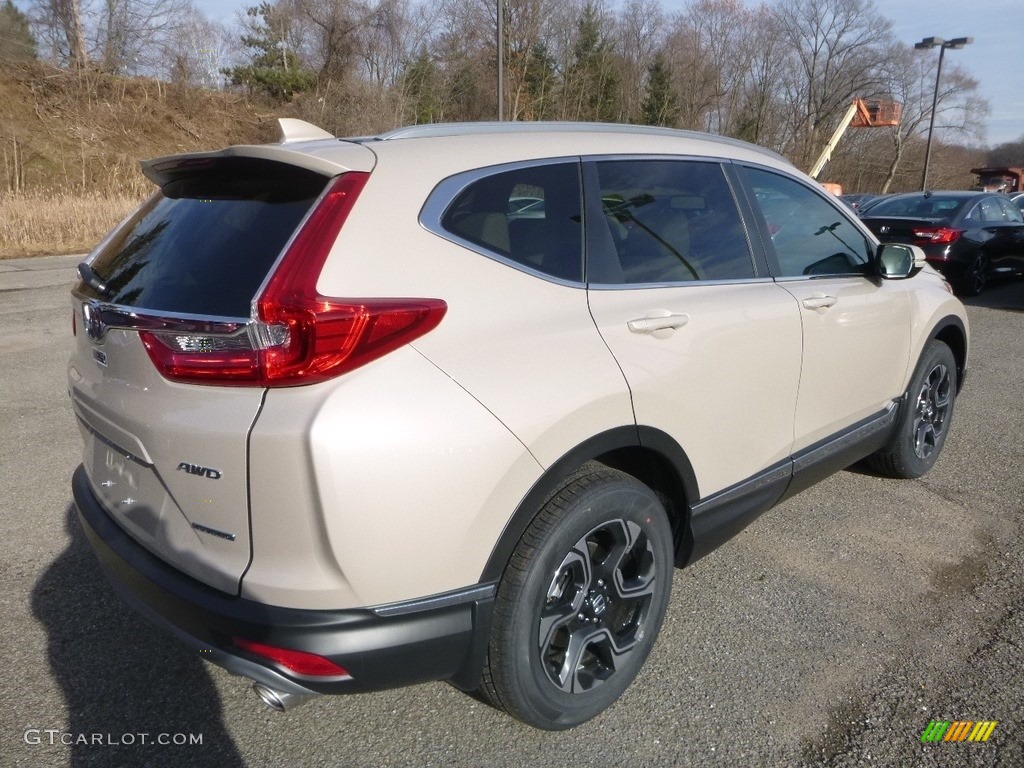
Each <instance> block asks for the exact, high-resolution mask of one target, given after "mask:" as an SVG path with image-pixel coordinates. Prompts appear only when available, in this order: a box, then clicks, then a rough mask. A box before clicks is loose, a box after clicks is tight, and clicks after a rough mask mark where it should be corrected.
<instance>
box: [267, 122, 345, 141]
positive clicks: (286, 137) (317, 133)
mask: <svg viewBox="0 0 1024 768" xmlns="http://www.w3.org/2000/svg"><path fill="white" fill-rule="evenodd" d="M277 127H278V130H279V131H280V132H281V135H280V137H279V138H278V142H277V143H278V144H291V143H292V142H293V141H316V140H317V139H333V138H334V136H333V135H332V134H330V133H328V132H327V131H325V130H324V129H323V128H318V127H317V126H315V125H313V124H312V123H307V122H306V121H305V120H297V119H295V118H294V117H279V118H277Z"/></svg>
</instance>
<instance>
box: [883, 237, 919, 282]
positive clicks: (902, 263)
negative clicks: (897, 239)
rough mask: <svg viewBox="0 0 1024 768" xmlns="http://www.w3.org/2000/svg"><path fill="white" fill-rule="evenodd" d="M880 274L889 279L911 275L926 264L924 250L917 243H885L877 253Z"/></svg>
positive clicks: (898, 278)
mask: <svg viewBox="0 0 1024 768" xmlns="http://www.w3.org/2000/svg"><path fill="white" fill-rule="evenodd" d="M876 261H877V264H878V274H879V275H881V276H882V277H884V278H886V279H887V280H902V279H904V278H906V277H910V276H911V275H912V274H913V273H914V272H915V271H916V270H919V269H920V268H921V267H923V266H924V265H925V257H924V251H922V250H921V249H920V248H918V247H917V246H916V245H900V244H897V243H883V244H882V245H880V246H878V253H877V255H876Z"/></svg>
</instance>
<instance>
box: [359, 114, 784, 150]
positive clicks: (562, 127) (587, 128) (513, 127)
mask: <svg viewBox="0 0 1024 768" xmlns="http://www.w3.org/2000/svg"><path fill="white" fill-rule="evenodd" d="M569 132H576V133H629V134H634V135H635V134H638V133H639V134H647V135H650V136H669V137H674V138H681V139H697V140H700V141H711V142H716V143H719V144H727V145H730V146H734V147H742V148H744V149H751V150H755V151H759V152H762V153H764V154H768V155H771V156H772V157H780V155H778V154H777V153H775V152H772V151H771V150H768V149H765V148H763V147H759V146H757V145H756V144H750V143H748V142H746V141H740V140H739V139H732V138H728V137H726V136H718V135H716V134H710V133H700V132H699V131H683V130H678V129H676V128H662V127H659V126H652V125H626V124H622V123H585V122H568V121H544V120H537V121H514V120H510V121H503V122H479V123H425V124H422V125H409V126H405V127H403V128H395V129H394V130H391V131H387V132H386V133H382V134H380V135H378V136H373V137H366V136H361V137H358V138H350V139H347V140H348V141H359V142H372V141H392V140H394V139H419V138H436V137H443V136H467V135H480V134H502V133H511V134H523V133H569Z"/></svg>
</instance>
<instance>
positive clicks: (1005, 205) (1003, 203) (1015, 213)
mask: <svg viewBox="0 0 1024 768" xmlns="http://www.w3.org/2000/svg"><path fill="white" fill-rule="evenodd" d="M996 200H998V201H999V207H1000V208H1002V209H1003V218H1004V219H1005V220H1006V221H1013V222H1016V223H1018V224H1020V223H1021V222H1024V217H1022V216H1021V213H1020V209H1019V208H1015V207H1014V205H1013V203H1011V202H1010V201H1009V200H1007V199H1005V198H1002V197H997V198H996Z"/></svg>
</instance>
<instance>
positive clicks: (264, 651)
mask: <svg viewBox="0 0 1024 768" xmlns="http://www.w3.org/2000/svg"><path fill="white" fill-rule="evenodd" d="M231 641H232V642H233V643H234V644H235V646H236V647H238V648H241V649H242V650H243V651H247V652H249V653H251V654H253V655H255V656H260V657H262V658H264V659H267V660H268V661H272V662H274V663H275V664H280V665H281V666H282V667H284V668H285V669H288V670H289V671H291V672H294V673H295V674H297V675H304V676H306V677H351V675H349V673H348V671H347V670H345V669H344V668H342V667H339V666H338V665H337V664H335V663H334V662H333V661H331V660H330V659H328V658H325V657H323V656H318V655H317V654H315V653H308V652H306V651H295V650H292V649H290V648H278V647H277V646H275V645H266V644H264V643H257V642H255V641H253V640H246V639H245V638H242V637H233V638H231Z"/></svg>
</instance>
